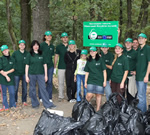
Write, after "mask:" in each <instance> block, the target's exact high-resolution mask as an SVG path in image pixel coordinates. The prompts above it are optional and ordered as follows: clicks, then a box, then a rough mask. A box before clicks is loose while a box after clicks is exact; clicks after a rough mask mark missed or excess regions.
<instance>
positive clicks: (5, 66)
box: [0, 56, 15, 85]
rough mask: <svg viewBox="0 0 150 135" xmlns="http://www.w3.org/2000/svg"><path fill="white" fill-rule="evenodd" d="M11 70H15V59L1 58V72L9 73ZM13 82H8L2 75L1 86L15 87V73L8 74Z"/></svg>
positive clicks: (0, 76)
mask: <svg viewBox="0 0 150 135" xmlns="http://www.w3.org/2000/svg"><path fill="white" fill-rule="evenodd" d="M11 69H15V60H14V58H13V57H11V56H10V57H6V56H2V57H1V58H0V70H3V71H9V70H11ZM8 76H9V77H10V79H11V81H10V82H7V80H6V78H5V77H4V76H3V75H1V74H0V84H3V85H14V84H15V83H14V72H12V73H10V74H8Z"/></svg>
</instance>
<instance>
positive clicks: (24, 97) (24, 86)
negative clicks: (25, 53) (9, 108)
mask: <svg viewBox="0 0 150 135" xmlns="http://www.w3.org/2000/svg"><path fill="white" fill-rule="evenodd" d="M21 77H22V102H27V83H26V80H25V75H22V76H15V101H16V102H17V101H18V88H19V81H20V79H21Z"/></svg>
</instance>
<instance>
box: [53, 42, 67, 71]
mask: <svg viewBox="0 0 150 135" xmlns="http://www.w3.org/2000/svg"><path fill="white" fill-rule="evenodd" d="M67 48H68V46H65V45H64V44H62V43H61V44H60V45H58V46H57V47H56V52H55V53H56V54H58V55H59V63H58V69H66V64H65V61H64V56H65V53H66V52H67Z"/></svg>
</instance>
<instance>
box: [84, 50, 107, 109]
mask: <svg viewBox="0 0 150 135" xmlns="http://www.w3.org/2000/svg"><path fill="white" fill-rule="evenodd" d="M84 71H85V72H86V74H85V88H87V95H86V99H87V100H88V101H89V102H90V100H91V99H92V97H93V96H94V95H96V111H98V110H99V109H100V105H101V98H102V95H103V94H104V87H106V81H107V73H106V65H105V62H104V60H103V59H102V57H100V56H99V55H98V53H97V48H96V47H91V48H90V56H89V58H88V60H87V63H86V66H85V69H84Z"/></svg>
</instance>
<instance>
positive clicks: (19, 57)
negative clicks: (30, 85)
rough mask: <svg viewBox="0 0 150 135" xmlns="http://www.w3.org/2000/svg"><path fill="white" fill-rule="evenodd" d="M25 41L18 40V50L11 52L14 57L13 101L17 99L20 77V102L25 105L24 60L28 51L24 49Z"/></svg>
mask: <svg viewBox="0 0 150 135" xmlns="http://www.w3.org/2000/svg"><path fill="white" fill-rule="evenodd" d="M25 43H26V42H25V41H24V40H20V41H19V50H17V51H15V52H14V53H13V54H12V57H13V58H14V59H15V72H14V74H15V101H16V103H17V101H18V88H19V81H20V80H21V78H22V103H23V105H24V106H27V103H26V102H27V83H26V80H25V60H26V56H27V54H28V52H27V51H26V50H25Z"/></svg>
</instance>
